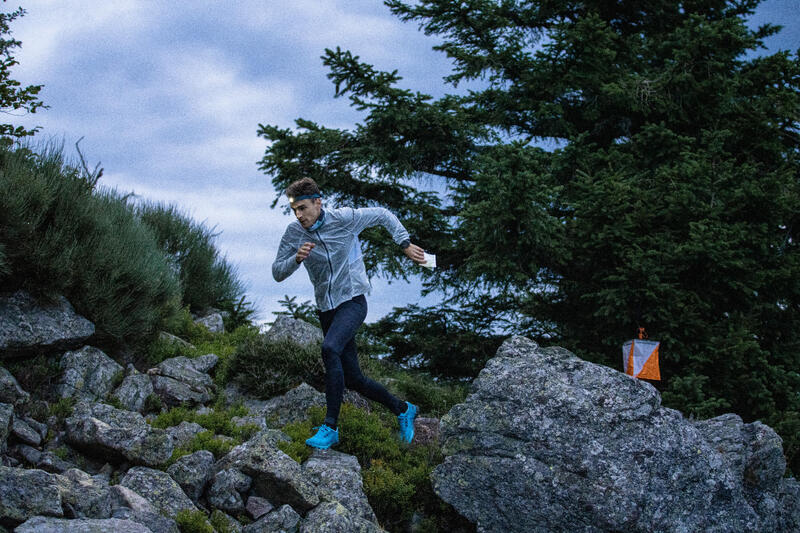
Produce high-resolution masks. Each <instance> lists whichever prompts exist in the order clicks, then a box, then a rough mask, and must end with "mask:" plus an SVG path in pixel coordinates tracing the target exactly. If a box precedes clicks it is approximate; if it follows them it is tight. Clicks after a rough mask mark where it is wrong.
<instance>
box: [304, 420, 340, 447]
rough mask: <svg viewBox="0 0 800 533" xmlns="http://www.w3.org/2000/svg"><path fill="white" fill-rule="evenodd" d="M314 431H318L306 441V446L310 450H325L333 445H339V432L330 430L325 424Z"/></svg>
mask: <svg viewBox="0 0 800 533" xmlns="http://www.w3.org/2000/svg"><path fill="white" fill-rule="evenodd" d="M314 429H319V431H317V434H316V435H314V436H313V437H311V438H310V439H307V440H306V444H308V445H309V446H311V447H312V448H319V449H320V450H327V449H328V448H330V447H331V446H333V445H334V444H339V430H338V429H332V428H331V427H329V426H326V425H325V424H322V425H321V426H319V427H315V428H314Z"/></svg>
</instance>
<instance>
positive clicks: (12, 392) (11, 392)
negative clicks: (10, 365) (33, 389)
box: [0, 366, 31, 406]
mask: <svg viewBox="0 0 800 533" xmlns="http://www.w3.org/2000/svg"><path fill="white" fill-rule="evenodd" d="M30 399H31V395H30V394H28V393H27V392H25V391H24V390H22V387H20V386H19V382H18V381H17V379H16V378H15V377H14V376H13V375H12V374H11V372H9V371H8V370H6V369H5V368H3V367H2V366H0V402H2V403H10V404H11V405H15V406H16V405H24V404H26V403H28V401H30Z"/></svg>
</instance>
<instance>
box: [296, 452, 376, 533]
mask: <svg viewBox="0 0 800 533" xmlns="http://www.w3.org/2000/svg"><path fill="white" fill-rule="evenodd" d="M303 472H304V473H305V474H306V475H307V476H308V477H309V479H311V481H312V482H313V483H314V484H315V485H316V486H317V489H318V490H319V491H320V492H323V493H325V494H326V496H327V497H328V499H329V500H334V501H338V502H339V503H341V504H342V505H343V506H344V507H345V508H346V509H347V510H348V511H350V512H351V513H352V514H353V515H355V516H358V517H361V518H363V519H364V520H367V521H369V522H374V523H376V524H377V523H378V519H377V518H376V517H375V513H374V512H373V511H372V507H370V505H369V501H368V500H367V495H366V494H364V482H363V480H362V479H361V465H359V464H358V459H356V458H355V457H354V456H352V455H347V454H345V453H341V452H337V451H335V450H314V451H313V452H312V453H311V457H309V458H308V460H307V461H306V462H305V463H303Z"/></svg>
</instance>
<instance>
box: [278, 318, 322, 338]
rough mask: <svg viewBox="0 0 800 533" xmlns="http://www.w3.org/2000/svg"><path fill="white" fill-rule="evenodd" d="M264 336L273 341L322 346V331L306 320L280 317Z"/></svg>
mask: <svg viewBox="0 0 800 533" xmlns="http://www.w3.org/2000/svg"><path fill="white" fill-rule="evenodd" d="M264 335H265V336H266V337H267V339H269V340H271V341H276V342H277V341H284V340H288V341H292V342H295V343H297V344H301V345H306V344H321V343H322V339H323V335H322V330H321V329H320V328H318V327H317V326H315V325H313V324H309V323H308V322H306V321H305V320H298V319H296V318H292V317H288V316H279V317H278V318H277V319H276V320H275V323H273V324H272V327H271V328H270V329H269V330H267V332H266V333H264Z"/></svg>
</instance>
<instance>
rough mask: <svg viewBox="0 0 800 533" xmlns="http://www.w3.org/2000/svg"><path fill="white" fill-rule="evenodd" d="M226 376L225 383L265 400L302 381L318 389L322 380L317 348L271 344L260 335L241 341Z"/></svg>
mask: <svg viewBox="0 0 800 533" xmlns="http://www.w3.org/2000/svg"><path fill="white" fill-rule="evenodd" d="M226 373H227V378H228V380H233V381H235V382H237V383H238V384H240V385H241V387H242V388H243V389H244V390H246V391H247V392H249V393H251V394H253V395H255V396H257V397H259V398H264V399H267V398H271V397H274V396H277V395H279V394H283V393H285V392H287V391H288V390H290V389H292V388H294V387H296V386H297V385H299V384H300V383H302V382H306V383H308V384H309V385H312V386H314V387H317V388H320V387H322V385H323V384H324V379H325V367H324V366H323V364H322V357H321V356H320V348H319V345H312V346H300V345H298V344H296V343H294V342H291V341H280V342H272V341H269V340H267V339H266V337H265V336H263V335H251V336H247V337H245V338H244V340H243V341H242V343H241V344H240V345H239V347H238V348H237V349H236V352H235V353H234V354H233V356H232V357H231V359H230V361H229V363H228V365H227V368H226Z"/></svg>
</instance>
